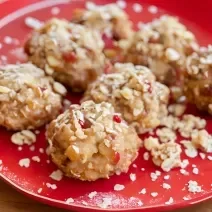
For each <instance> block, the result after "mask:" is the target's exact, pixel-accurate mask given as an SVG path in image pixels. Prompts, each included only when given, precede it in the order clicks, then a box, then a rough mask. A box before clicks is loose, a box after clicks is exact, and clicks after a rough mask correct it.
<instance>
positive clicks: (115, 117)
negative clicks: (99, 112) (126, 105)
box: [113, 115, 121, 123]
mask: <svg viewBox="0 0 212 212" xmlns="http://www.w3.org/2000/svg"><path fill="white" fill-rule="evenodd" d="M113 121H115V122H117V123H121V118H120V117H119V116H118V115H114V116H113Z"/></svg>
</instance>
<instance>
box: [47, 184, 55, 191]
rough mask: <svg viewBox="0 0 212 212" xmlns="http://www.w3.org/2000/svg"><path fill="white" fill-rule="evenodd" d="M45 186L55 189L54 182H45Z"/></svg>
mask: <svg viewBox="0 0 212 212" xmlns="http://www.w3.org/2000/svg"><path fill="white" fill-rule="evenodd" d="M46 186H47V188H51V189H53V190H55V189H57V186H56V185H55V184H50V183H46Z"/></svg>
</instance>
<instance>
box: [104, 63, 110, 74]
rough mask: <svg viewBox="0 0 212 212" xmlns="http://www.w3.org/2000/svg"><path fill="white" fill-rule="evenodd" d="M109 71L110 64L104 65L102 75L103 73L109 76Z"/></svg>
mask: <svg viewBox="0 0 212 212" xmlns="http://www.w3.org/2000/svg"><path fill="white" fill-rule="evenodd" d="M111 70H112V65H111V63H108V64H106V65H105V68H104V73H105V74H109V73H111Z"/></svg>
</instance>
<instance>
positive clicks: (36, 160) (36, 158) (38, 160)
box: [32, 156, 40, 163]
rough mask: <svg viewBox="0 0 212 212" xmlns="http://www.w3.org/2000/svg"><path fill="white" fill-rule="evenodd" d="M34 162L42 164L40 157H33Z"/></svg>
mask: <svg viewBox="0 0 212 212" xmlns="http://www.w3.org/2000/svg"><path fill="white" fill-rule="evenodd" d="M32 160H33V161H35V162H38V163H40V158H39V157H38V156H33V157H32Z"/></svg>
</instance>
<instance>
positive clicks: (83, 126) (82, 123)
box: [79, 120, 85, 129]
mask: <svg viewBox="0 0 212 212" xmlns="http://www.w3.org/2000/svg"><path fill="white" fill-rule="evenodd" d="M79 124H80V126H81V127H82V129H85V122H84V121H82V120H79Z"/></svg>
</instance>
